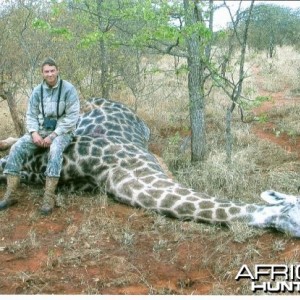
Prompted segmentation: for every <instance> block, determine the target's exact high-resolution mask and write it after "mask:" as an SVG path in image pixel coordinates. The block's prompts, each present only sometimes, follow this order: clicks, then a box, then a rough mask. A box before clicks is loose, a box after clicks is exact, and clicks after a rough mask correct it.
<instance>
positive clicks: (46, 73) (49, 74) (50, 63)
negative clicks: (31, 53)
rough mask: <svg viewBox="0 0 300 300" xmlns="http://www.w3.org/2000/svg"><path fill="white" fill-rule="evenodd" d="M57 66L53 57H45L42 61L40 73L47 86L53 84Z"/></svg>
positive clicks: (56, 74)
mask: <svg viewBox="0 0 300 300" xmlns="http://www.w3.org/2000/svg"><path fill="white" fill-rule="evenodd" d="M58 73H59V71H58V66H57V64H56V62H55V60H54V59H52V58H47V59H45V60H44V62H43V63H42V75H43V78H44V80H45V81H46V83H47V84H48V85H49V86H51V87H52V86H54V85H55V84H56V82H57V77H58Z"/></svg>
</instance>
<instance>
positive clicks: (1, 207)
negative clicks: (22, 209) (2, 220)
mask: <svg viewBox="0 0 300 300" xmlns="http://www.w3.org/2000/svg"><path fill="white" fill-rule="evenodd" d="M17 202H18V201H16V200H2V201H0V210H4V209H7V208H8V207H10V206H12V205H14V204H16V203H17Z"/></svg>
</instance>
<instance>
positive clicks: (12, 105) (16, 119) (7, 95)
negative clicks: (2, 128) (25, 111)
mask: <svg viewBox="0 0 300 300" xmlns="http://www.w3.org/2000/svg"><path fill="white" fill-rule="evenodd" d="M0 97H1V98H2V99H4V100H6V101H7V104H8V107H9V111H10V115H11V118H12V120H13V123H14V127H15V131H16V134H17V135H18V136H19V137H20V136H22V135H23V134H24V133H25V126H24V122H23V121H22V119H21V118H20V115H19V113H18V110H17V103H16V100H15V99H14V96H13V94H12V93H11V92H9V91H4V90H3V89H1V90H0Z"/></svg>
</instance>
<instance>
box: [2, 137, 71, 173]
mask: <svg viewBox="0 0 300 300" xmlns="http://www.w3.org/2000/svg"><path fill="white" fill-rule="evenodd" d="M50 133H51V132H39V134H40V135H41V136H42V137H43V138H44V137H46V136H47V135H49V134H50ZM72 139H73V134H62V135H59V136H57V137H56V138H55V139H54V140H53V142H52V144H51V146H50V148H45V151H48V163H47V168H46V171H45V176H47V177H59V176H60V171H61V168H62V163H63V152H64V150H65V149H66V147H67V146H68V145H69V144H70V143H71V141H72ZM38 149H43V148H40V147H38V146H37V145H36V144H34V143H33V140H32V137H31V135H30V134H25V135H24V136H22V137H21V138H20V139H19V140H18V141H17V142H16V143H15V144H14V145H13V146H12V147H11V149H10V152H9V156H8V159H7V162H6V166H5V169H4V171H3V173H4V174H11V175H19V174H20V171H21V170H22V167H23V163H24V162H25V160H26V159H27V158H28V157H29V156H31V155H34V153H35V152H36V151H37V150H38Z"/></svg>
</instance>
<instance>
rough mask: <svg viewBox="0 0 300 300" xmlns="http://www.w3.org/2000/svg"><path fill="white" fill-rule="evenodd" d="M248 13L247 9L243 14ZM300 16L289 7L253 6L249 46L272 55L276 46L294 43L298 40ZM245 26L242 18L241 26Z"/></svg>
mask: <svg viewBox="0 0 300 300" xmlns="http://www.w3.org/2000/svg"><path fill="white" fill-rule="evenodd" d="M247 14H248V9H246V10H245V11H244V15H245V16H246V15H247ZM299 25H300V18H299V15H298V14H297V12H295V11H293V10H292V9H290V8H286V7H282V6H277V5H271V4H260V5H256V6H254V8H253V13H252V16H251V24H250V27H249V42H248V43H249V46H250V47H252V48H254V49H256V50H258V51H261V50H265V51H266V52H267V55H268V57H273V56H274V54H275V51H276V47H277V46H282V45H294V44H295V43H297V42H298V40H299ZM244 26H245V20H242V22H241V27H244Z"/></svg>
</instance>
